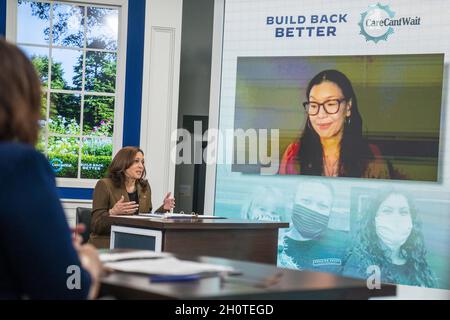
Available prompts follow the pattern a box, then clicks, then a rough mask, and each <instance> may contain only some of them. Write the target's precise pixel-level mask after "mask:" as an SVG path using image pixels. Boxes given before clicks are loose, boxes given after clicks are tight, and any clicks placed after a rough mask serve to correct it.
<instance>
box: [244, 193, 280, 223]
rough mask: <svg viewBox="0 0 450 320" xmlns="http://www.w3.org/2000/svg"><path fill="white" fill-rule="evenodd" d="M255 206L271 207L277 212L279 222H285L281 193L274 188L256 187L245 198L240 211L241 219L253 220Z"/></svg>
mask: <svg viewBox="0 0 450 320" xmlns="http://www.w3.org/2000/svg"><path fill="white" fill-rule="evenodd" d="M256 206H260V207H264V208H266V207H268V206H272V207H273V209H275V210H276V211H277V214H278V215H279V217H280V220H281V221H286V219H287V218H286V216H285V215H286V209H285V207H284V199H283V194H282V193H281V191H280V190H279V189H277V188H275V187H262V186H259V187H256V189H255V190H254V191H253V192H252V194H251V195H250V196H249V197H248V198H247V201H246V202H245V203H244V205H243V206H242V209H241V217H242V219H253V210H254V209H255V207H256Z"/></svg>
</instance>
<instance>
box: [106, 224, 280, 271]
mask: <svg viewBox="0 0 450 320" xmlns="http://www.w3.org/2000/svg"><path fill="white" fill-rule="evenodd" d="M106 219H108V221H109V222H111V224H112V226H113V227H112V228H111V249H115V248H118V247H117V246H115V245H114V241H113V240H114V237H115V236H114V234H115V229H117V228H115V227H118V226H122V227H129V228H133V229H136V230H138V229H141V230H142V229H147V230H153V231H155V232H157V233H158V234H159V235H160V241H161V242H160V248H158V247H156V251H159V250H161V251H167V252H172V253H178V254H187V255H191V256H213V257H223V258H229V259H234V260H245V261H253V262H262V263H270V264H276V263H277V246H278V229H279V228H287V227H289V224H288V223H284V222H283V223H279V222H278V223H274V222H265V221H252V220H234V219H157V218H142V217H140V218H129V217H125V216H118V217H107V218H106ZM131 249H145V248H142V247H140V248H134V247H133V248H131ZM147 249H152V248H147Z"/></svg>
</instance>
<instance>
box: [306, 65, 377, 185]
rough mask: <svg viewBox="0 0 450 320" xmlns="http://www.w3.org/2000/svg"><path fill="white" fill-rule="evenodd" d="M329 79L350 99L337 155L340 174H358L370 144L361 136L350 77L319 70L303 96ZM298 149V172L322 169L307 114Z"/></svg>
mask: <svg viewBox="0 0 450 320" xmlns="http://www.w3.org/2000/svg"><path fill="white" fill-rule="evenodd" d="M325 81H329V82H333V83H334V84H336V85H337V86H338V87H339V88H340V89H341V90H342V93H343V95H344V97H345V100H346V101H347V102H349V101H351V102H352V108H351V115H350V117H349V118H350V119H349V120H350V121H349V122H350V123H348V122H347V121H345V122H344V133H343V137H342V141H341V152H340V156H339V157H340V159H339V176H345V177H361V176H362V175H363V174H364V171H365V170H366V167H367V162H368V161H367V160H368V159H369V155H370V152H369V147H368V144H367V142H366V141H365V140H364V139H363V136H362V118H361V115H360V113H359V110H358V101H357V99H356V95H355V92H354V91H353V87H352V84H351V82H350V80H349V79H348V78H347V77H346V76H345V75H344V74H343V73H342V72H340V71H337V70H325V71H321V72H319V73H318V74H317V75H315V76H314V78H312V79H311V81H310V82H309V84H308V87H307V89H306V99H307V100H308V101H309V94H310V92H311V89H312V87H314V86H316V85H319V84H321V83H322V82H325ZM300 146H301V147H300V150H299V152H298V155H297V158H298V159H299V162H300V170H301V174H305V175H315V176H321V175H322V172H323V150H322V144H321V143H320V137H319V135H318V134H317V132H316V131H315V130H314V129H313V128H312V125H311V122H310V120H309V116H307V120H306V123H305V127H304V129H303V134H302V136H301V137H300Z"/></svg>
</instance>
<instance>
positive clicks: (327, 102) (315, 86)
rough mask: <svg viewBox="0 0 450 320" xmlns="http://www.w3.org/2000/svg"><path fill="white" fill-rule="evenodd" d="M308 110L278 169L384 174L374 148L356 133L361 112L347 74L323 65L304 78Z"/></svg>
mask: <svg viewBox="0 0 450 320" xmlns="http://www.w3.org/2000/svg"><path fill="white" fill-rule="evenodd" d="M306 98H307V101H306V102H304V103H303V106H304V108H305V111H306V113H307V115H308V117H307V120H306V123H305V127H304V129H303V134H302V136H301V137H300V139H299V140H298V141H296V142H294V143H291V144H290V145H289V146H288V147H287V149H286V151H285V152H284V155H283V157H282V160H281V165H280V169H279V173H280V174H303V175H315V176H331V177H338V176H339V177H360V178H380V179H389V178H390V177H389V171H388V166H387V164H386V162H385V161H384V160H383V159H382V157H381V153H380V151H379V149H378V148H377V147H376V146H375V145H369V144H367V142H366V141H365V140H364V138H363V136H362V118H361V115H360V113H359V110H358V103H357V100H356V95H355V92H354V90H353V87H352V84H351V82H350V80H349V79H348V78H347V77H346V76H345V75H344V74H343V73H342V72H340V71H337V70H325V71H322V72H320V73H318V74H317V75H316V76H314V78H313V79H312V80H311V81H310V82H309V84H308V87H307V89H306Z"/></svg>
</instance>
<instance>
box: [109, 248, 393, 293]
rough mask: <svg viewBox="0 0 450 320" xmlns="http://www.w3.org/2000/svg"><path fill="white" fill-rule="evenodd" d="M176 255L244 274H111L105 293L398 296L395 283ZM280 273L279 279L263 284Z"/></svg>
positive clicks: (220, 259)
mask: <svg viewBox="0 0 450 320" xmlns="http://www.w3.org/2000/svg"><path fill="white" fill-rule="evenodd" d="M177 258H180V259H185V260H192V261H199V262H205V263H213V264H220V265H228V266H233V267H234V268H235V270H239V271H241V272H242V275H237V276H228V277H227V278H225V279H223V278H222V279H221V278H220V277H218V276H216V277H211V278H204V279H200V280H195V281H190V282H168V283H151V282H150V281H149V277H148V276H144V275H136V274H127V273H112V274H110V275H108V276H106V277H104V278H103V279H102V281H101V282H102V294H104V295H111V296H114V297H116V298H118V299H282V300H287V299H368V298H370V297H382V296H395V295H396V286H395V285H388V284H382V285H381V289H374V290H369V289H367V285H366V281H365V280H357V279H351V278H345V277H341V276H337V275H334V274H330V273H321V272H309V271H298V270H289V269H282V268H277V267H275V266H272V265H268V264H261V263H251V262H244V261H233V260H229V259H222V258H211V257H198V258H192V257H188V256H182V255H177ZM276 274H278V277H277V279H278V282H276V283H273V284H271V285H266V286H264V282H265V279H267V278H269V277H271V276H273V275H276Z"/></svg>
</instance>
